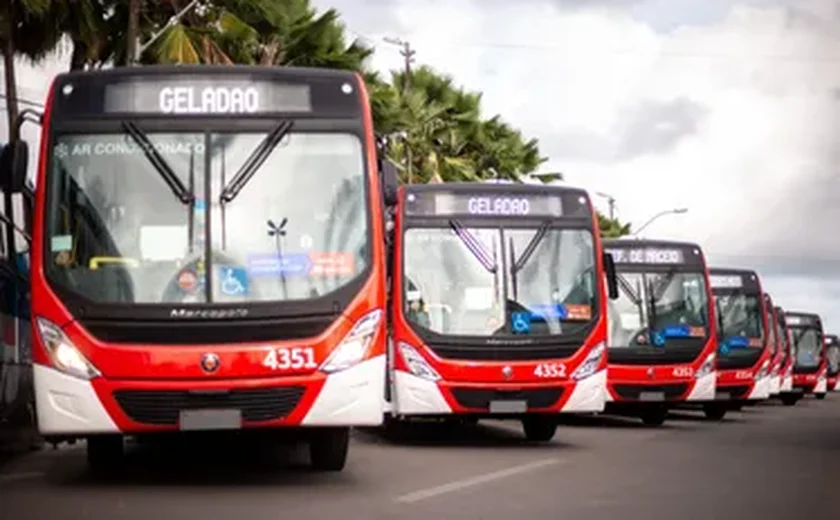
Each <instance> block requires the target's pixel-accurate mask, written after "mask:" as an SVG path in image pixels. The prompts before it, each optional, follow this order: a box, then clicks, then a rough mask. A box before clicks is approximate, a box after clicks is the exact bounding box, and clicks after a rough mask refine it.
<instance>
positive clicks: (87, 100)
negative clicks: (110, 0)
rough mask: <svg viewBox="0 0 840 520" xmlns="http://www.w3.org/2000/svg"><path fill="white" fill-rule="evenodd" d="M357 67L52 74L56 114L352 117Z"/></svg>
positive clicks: (357, 106) (358, 108) (357, 107)
mask: <svg viewBox="0 0 840 520" xmlns="http://www.w3.org/2000/svg"><path fill="white" fill-rule="evenodd" d="M361 87H362V85H361V82H360V81H359V80H358V78H357V76H356V74H355V73H354V72H351V71H346V70H332V69H319V68H296V67H258V66H252V65H231V66H219V65H216V66H203V65H202V66H199V65H188V66H171V65H158V66H149V67H120V68H114V69H107V70H95V71H74V72H67V73H63V74H59V75H58V76H56V78H55V81H54V82H53V87H52V92H51V95H52V99H53V105H52V111H53V114H52V116H53V117H57V118H59V119H62V118H67V119H74V118H81V119H90V118H99V117H103V116H104V117H109V116H114V117H123V118H124V117H127V116H129V115H135V116H137V115H142V116H149V117H154V116H163V117H173V116H175V117H195V116H205V117H208V116H212V117H220V116H221V117H237V118H238V117H243V116H253V117H259V116H272V117H284V116H286V115H288V116H294V117H306V116H319V117H336V118H343V117H353V118H358V117H359V116H360V115H361V113H362V110H363V109H364V108H365V107H364V106H363V105H364V104H363V103H362V100H363V98H362V94H361V93H360V92H359V91H360V88H361Z"/></svg>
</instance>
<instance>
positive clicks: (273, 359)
mask: <svg viewBox="0 0 840 520" xmlns="http://www.w3.org/2000/svg"><path fill="white" fill-rule="evenodd" d="M262 364H263V366H264V367H268V368H270V369H271V370H289V369H291V370H298V369H301V368H315V367H317V366H318V365H317V363H315V352H313V350H312V348H302V347H294V348H272V349H271V350H269V351H268V353H267V354H266V356H265V359H264V360H263V363H262Z"/></svg>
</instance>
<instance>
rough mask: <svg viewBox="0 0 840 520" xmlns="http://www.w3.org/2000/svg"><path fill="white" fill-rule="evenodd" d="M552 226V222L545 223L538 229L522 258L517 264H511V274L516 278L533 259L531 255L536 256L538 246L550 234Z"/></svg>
mask: <svg viewBox="0 0 840 520" xmlns="http://www.w3.org/2000/svg"><path fill="white" fill-rule="evenodd" d="M550 225H551V223H550V222H543V224H542V225H541V226H540V227H539V229H537V232H536V233H535V234H534V236H533V237H531V241H530V242H528V245H527V246H525V250H524V251H522V256H520V257H519V260H517V261H516V263H515V264H511V266H510V274H511V275H513V276H515V275H516V273H518V272H519V271H521V270H522V268H523V267H525V264H527V263H528V260H529V259H530V258H531V255H533V254H534V251H536V250H537V246H538V245H540V242H542V239H543V238H545V235H546V233H548V228H549V226H550Z"/></svg>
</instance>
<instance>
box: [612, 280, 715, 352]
mask: <svg viewBox="0 0 840 520" xmlns="http://www.w3.org/2000/svg"><path fill="white" fill-rule="evenodd" d="M617 277H618V287H619V297H618V299H617V300H611V301H610V302H609V304H608V305H609V318H610V347H617V348H621V347H639V346H647V345H650V344H654V345H655V346H660V347H662V346H667V344H668V340H670V339H676V338H705V337H707V335H708V326H709V324H708V315H709V312H708V298H707V296H706V294H707V293H706V282H705V278H704V276H703V274H702V273H676V272H670V273H635V272H627V271H622V272H620V273H618V275H617Z"/></svg>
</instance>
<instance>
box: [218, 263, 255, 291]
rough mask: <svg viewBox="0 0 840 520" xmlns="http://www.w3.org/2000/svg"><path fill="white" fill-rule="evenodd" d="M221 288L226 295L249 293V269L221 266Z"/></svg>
mask: <svg viewBox="0 0 840 520" xmlns="http://www.w3.org/2000/svg"><path fill="white" fill-rule="evenodd" d="M219 289H220V290H221V291H222V294H224V295H225V296H245V295H246V294H248V271H247V270H245V268H243V267H232V266H222V267H219Z"/></svg>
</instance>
